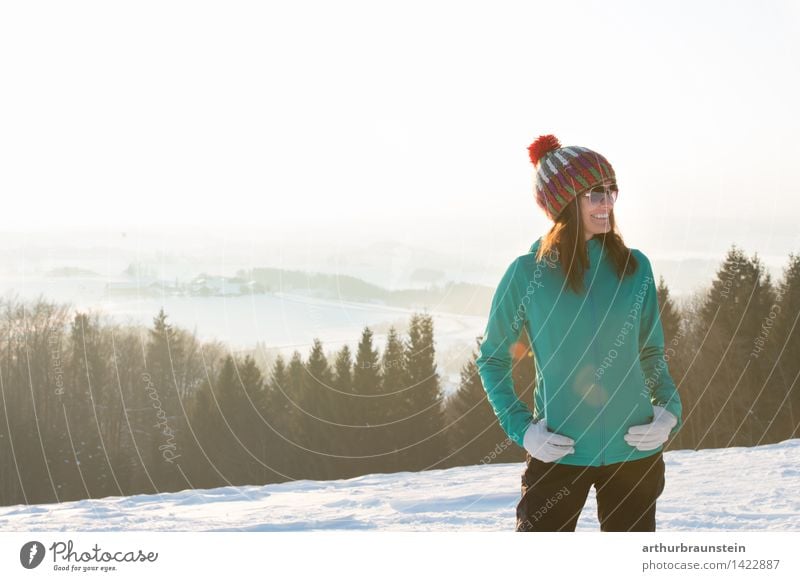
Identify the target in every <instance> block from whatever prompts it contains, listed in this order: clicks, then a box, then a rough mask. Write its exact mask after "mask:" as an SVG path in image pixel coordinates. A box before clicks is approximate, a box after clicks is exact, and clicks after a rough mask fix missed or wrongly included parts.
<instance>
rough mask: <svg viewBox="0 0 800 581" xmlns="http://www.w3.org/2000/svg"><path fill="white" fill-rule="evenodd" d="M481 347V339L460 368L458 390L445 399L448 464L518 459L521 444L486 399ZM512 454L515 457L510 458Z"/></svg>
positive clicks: (486, 462)
mask: <svg viewBox="0 0 800 581" xmlns="http://www.w3.org/2000/svg"><path fill="white" fill-rule="evenodd" d="M479 347H480V339H478V340H477V345H476V348H475V350H473V351H472V354H471V357H470V359H469V360H468V361H467V362H466V363H465V364H464V366H463V367H462V368H461V380H460V383H459V388H458V391H456V392H455V393H454V394H453V395H451V396H450V397H449V398H447V400H446V405H445V409H446V413H445V417H446V418H447V435H448V441H449V453H450V454H451V457H450V458H449V461H448V463H447V466H448V467H449V466H468V465H472V464H489V463H492V462H511V461H516V460H517V458H516V457H515V456H514V454H515V452H514V448H518V446H517V445H516V444H513V442H511V441H510V440H509V439H508V437H507V436H506V434H505V432H503V429H502V428H501V427H500V424H499V422H498V421H497V416H495V414H494V411H492V407H491V405H489V402H488V400H487V399H486V391H485V390H484V389H483V383H482V381H481V377H480V375H479V374H478V368H477V366H476V365H475V361H476V359H477V358H478V348H479ZM509 450H512V451H511V452H508V451H509ZM511 457H513V460H511V459H509V458H511Z"/></svg>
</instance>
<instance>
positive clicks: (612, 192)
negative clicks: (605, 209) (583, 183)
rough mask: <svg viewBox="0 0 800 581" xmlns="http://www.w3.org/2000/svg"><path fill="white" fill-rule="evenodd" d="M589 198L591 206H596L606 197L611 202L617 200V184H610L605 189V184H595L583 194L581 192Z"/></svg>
mask: <svg viewBox="0 0 800 581" xmlns="http://www.w3.org/2000/svg"><path fill="white" fill-rule="evenodd" d="M582 195H583V196H586V198H588V199H589V201H590V202H591V203H592V205H593V206H597V205H598V204H600V203H601V202H602V201H603V200H605V199H606V198H608V201H609V202H611V203H612V204H613V203H614V202H616V201H617V196H618V195H619V190H618V189H617V184H612V185H610V186H608V188H607V189H606V187H605V186H595V187H593V188H592V189H591V190H589V191H588V192H586V193H585V194H582Z"/></svg>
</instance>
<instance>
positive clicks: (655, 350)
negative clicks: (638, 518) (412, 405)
mask: <svg viewBox="0 0 800 581" xmlns="http://www.w3.org/2000/svg"><path fill="white" fill-rule="evenodd" d="M602 240H603V239H602V237H598V236H595V237H593V238H590V239H589V240H588V241H587V249H588V255H589V262H590V266H589V268H588V269H587V270H586V271H585V273H584V290H583V292H582V293H581V294H576V293H575V292H574V291H573V290H571V289H569V288H568V287H567V282H566V278H565V276H564V274H563V272H562V270H561V266H560V264H558V257H557V256H556V255H553V256H544V257H542V259H541V260H539V261H537V260H536V251H537V250H538V248H539V244H540V243H541V241H542V239H541V238H539V239H538V240H537V241H536V242H534V243H533V245H532V246H531V249H530V251H529V252H528V253H527V254H523V255H521V256H518V257H517V258H515V259H514V260H513V261H512V262H511V264H510V265H509V266H508V268H507V269H506V272H505V274H504V275H503V277H502V278H501V280H500V284H499V285H498V287H497V290H496V291H495V294H494V298H493V300H492V307H491V312H490V314H489V319H488V322H487V325H486V331H485V333H484V335H483V340H482V342H481V344H480V349H479V353H478V359H477V361H476V364H477V367H478V372H479V374H480V376H481V380H482V382H483V387H484V389H485V391H486V394H487V398H488V400H489V403H490V404H491V406H492V409H493V410H494V413H495V415H496V416H497V418H498V420H499V422H500V426H501V427H502V428H503V430H504V431H505V432H506V434H507V435H508V437H509V438H510V439H511V440H512V441H514V442H515V443H516V444H518V445H519V446H521V447H524V446H523V436H524V435H525V430H526V429H527V428H528V426H529V425H530V423H531V421H539V420H540V419H543V418H544V419H546V421H547V427H548V429H549V430H550V431H551V432H555V433H558V434H563V435H565V436H568V437H570V438H572V439H573V440H575V446H574V448H575V452H574V453H572V454H567V455H566V456H564V457H563V458H561V459H559V460H557V461H556V463H558V464H571V465H578V466H603V465H606V464H613V463H615V462H623V461H627V460H638V459H640V458H645V457H647V456H651V455H653V454H656V453H658V452H659V451H661V450H662V448H663V446H660V447H658V448H656V449H655V450H647V451H640V450H637V449H636V448H634V447H633V446H631V445H629V444H628V443H627V442H626V441H625V440H624V438H623V437H624V436H625V434H626V433H627V431H628V428H630V427H631V426H635V425H639V424H647V423H649V422H650V421H651V420H652V419H653V407H652V406H653V405H660V406H663V407H665V408H666V409H667V410H668V411H670V412H672V413H673V414H674V415H675V417H677V418H678V423H677V424H676V425H675V427H673V429H672V431H671V432H670V436H673V435H675V433H677V432H678V430H679V429H680V428H681V426H682V425H683V418H682V407H681V400H680V396H679V394H678V390H677V388H676V386H675V382H674V381H673V380H672V377H671V376H670V373H669V369H668V367H667V362H666V359H665V357H664V333H663V330H662V326H661V319H660V316H659V308H658V299H657V295H656V284H657V283H656V281H655V280H654V277H653V270H652V267H651V265H650V260H649V259H648V258H647V257H646V256H645V255H644V253H642V252H641V251H639V250H637V249H631V252H632V253H633V255H634V256H635V257H636V259H637V261H638V267H637V269H636V272H635V273H633V274H631V275H626V276H625V277H623V279H622V280H620V279H619V277H618V276H617V274H616V271H615V270H614V267H613V264H612V263H611V260H610V258H609V257H608V254H607V250H606V249H605V248H604V247H603V242H602ZM523 330H525V331H527V333H528V336H529V337H530V338H531V344H532V346H533V357H534V365H535V366H536V385H535V389H534V395H533V400H534V401H533V404H534V405H533V409H532V410H531V408H529V407H528V406H527V405H526V404H525V403H524V402H522V401H520V399H519V398H518V397H517V394H516V392H515V391H514V385H513V382H512V375H511V367H512V361H513V360H512V357H513V356H514V354H515V353H519V352H520V351H522V352H523V353H526V352H525V351H523V350H521V349H518V348H517V347H516V345H515V344H516V343H517V341H518V340H520V339H521V338H520V336H519V334H520V333H521V332H522V331H523ZM526 360H527V359H526Z"/></svg>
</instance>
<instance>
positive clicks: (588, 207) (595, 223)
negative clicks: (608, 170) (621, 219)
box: [578, 181, 614, 240]
mask: <svg viewBox="0 0 800 581" xmlns="http://www.w3.org/2000/svg"><path fill="white" fill-rule="evenodd" d="M603 185H604V186H606V187H607V188H608V187H609V186H612V185H614V182H610V181H609V182H604V184H603ZM578 198H579V200H580V213H581V221H582V222H583V232H584V234H585V235H586V240H589V238H591V237H592V236H594V235H595V234H605V233H606V232H609V231H610V230H611V212H612V210H613V208H614V202H612V201H611V200H610V199H609V197H608V196H604V198H603V201H602V202H600V203H599V204H592V202H591V200H590V199H589V198H588V197H587V196H584V195H581V196H578Z"/></svg>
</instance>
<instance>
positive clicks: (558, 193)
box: [528, 135, 616, 222]
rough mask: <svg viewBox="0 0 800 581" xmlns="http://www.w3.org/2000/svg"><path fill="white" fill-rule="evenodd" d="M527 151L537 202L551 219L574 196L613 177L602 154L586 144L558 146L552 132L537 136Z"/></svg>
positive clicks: (609, 166) (611, 168) (608, 164)
mask: <svg viewBox="0 0 800 581" xmlns="http://www.w3.org/2000/svg"><path fill="white" fill-rule="evenodd" d="M528 153H529V154H530V157H531V162H532V163H533V166H534V167H535V168H536V186H535V189H536V203H537V204H538V205H539V207H540V208H541V209H542V210H544V212H545V214H547V216H548V218H550V219H551V220H553V221H554V222H555V219H556V218H557V217H558V215H559V214H560V213H561V211H562V210H563V209H564V208H565V207H566V205H567V204H569V203H570V202H571V201H572V200H573V199H575V197H576V196H579V195H580V194H582V193H584V192H586V191H588V190H590V189H591V188H593V187H594V186H597V185H600V184H602V183H603V182H604V181H605V180H615V179H616V176H615V175H614V168H613V167H611V164H610V163H608V160H607V159H606V158H605V157H603V156H602V155H600V154H599V153H597V152H594V151H592V150H591V149H587V148H586V147H579V146H577V145H570V146H569V147H561V143H559V141H558V139H557V138H556V136H555V135H541V136H539V137H538V138H537V139H536V141H534V142H533V143H532V144H531V145H530V146H528Z"/></svg>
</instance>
